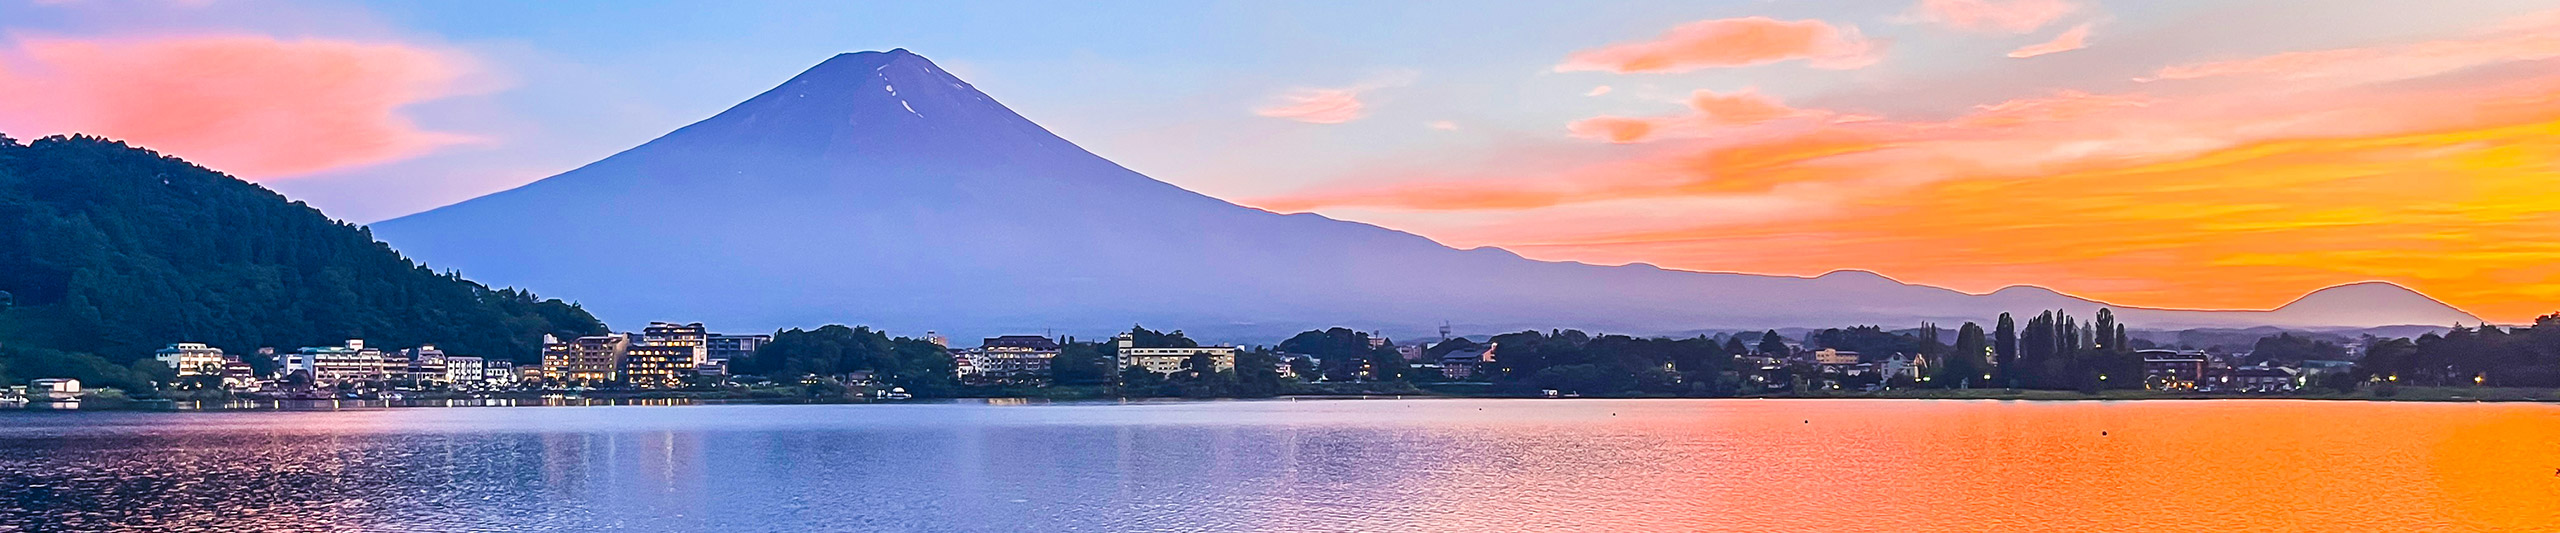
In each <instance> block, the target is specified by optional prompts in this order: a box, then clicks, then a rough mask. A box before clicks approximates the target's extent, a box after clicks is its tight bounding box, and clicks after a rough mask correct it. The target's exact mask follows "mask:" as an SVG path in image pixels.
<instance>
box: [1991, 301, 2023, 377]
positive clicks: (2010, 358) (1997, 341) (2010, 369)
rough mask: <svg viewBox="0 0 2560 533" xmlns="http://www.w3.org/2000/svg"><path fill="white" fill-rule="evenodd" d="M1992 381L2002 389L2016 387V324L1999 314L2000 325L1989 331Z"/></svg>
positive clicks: (2006, 314)
mask: <svg viewBox="0 0 2560 533" xmlns="http://www.w3.org/2000/svg"><path fill="white" fill-rule="evenodd" d="M1991 349H1992V352H1993V356H1992V359H1991V364H1992V366H1994V367H1996V368H1995V370H1994V372H1993V376H1992V380H1993V381H1994V382H1997V383H1998V384H1999V386H2002V387H2017V386H2018V375H2017V366H2018V322H2017V321H2016V320H2014V319H2011V318H2009V314H2008V313H2000V323H1999V324H1998V325H1996V326H1993V328H1992V330H1991Z"/></svg>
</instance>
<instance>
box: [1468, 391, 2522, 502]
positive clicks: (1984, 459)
mask: <svg viewBox="0 0 2560 533" xmlns="http://www.w3.org/2000/svg"><path fill="white" fill-rule="evenodd" d="M1577 405H1580V406H1586V407H1587V409H1588V410H1589V411H1590V412H1587V413H1584V416H1583V419H1580V420H1576V419H1570V418H1565V419H1554V420H1538V421H1530V422H1523V423H1520V424H1516V425H1499V426H1488V427H1479V428H1472V429H1459V430H1451V431H1457V432H1461V433H1464V432H1480V431H1492V432H1497V433H1500V434H1501V435H1499V439H1498V440H1500V441H1503V442H1508V443H1510V444H1507V445H1503V446H1499V447H1490V448H1485V449H1476V450H1467V451H1465V453H1462V454H1459V455H1457V456H1453V457H1451V458H1450V460H1448V461H1443V462H1442V463H1440V464H1442V465H1444V466H1445V467H1446V468H1445V469H1444V470H1440V471H1436V472H1431V473H1430V475H1427V476H1422V479H1421V480H1419V481H1421V482H1423V483H1427V484H1429V485H1430V487H1431V488H1430V489H1429V492H1433V493H1436V494H1435V495H1434V497H1433V498H1432V499H1437V500H1446V501H1452V502H1463V504H1462V505H1461V506H1459V507H1458V508H1452V509H1445V510H1443V511H1441V512H1436V513H1428V514H1426V515H1425V517H1426V518H1427V519H1426V520H1423V521H1422V523H1421V524H1420V525H1423V526H1424V527H1423V529H1429V530H1494V529H1499V530H1518V531H1540V530H1576V531H1593V530H1717V531H1808V530H1899V531H1980V530H2009V531H2123V530H2145V531H2199V530H2217V531H2235V530H2238V531H2269V530H2276V531H2422V530H2423V531H2435V530H2516V529H2528V530H2552V529H2554V528H2560V475H2555V474H2560V409H2555V408H2553V407H2552V406H2545V405H2477V404H2390V403H2386V404H2373V403H2348V402H2294V401H2211V402H2124V403H2097V402H2056V403H2044V402H1950V401H1811V400H1772V401H1736V402H1686V403H1659V402H1624V403H1618V402H1583V403H1578V404H1577ZM1594 423H1596V424H1602V425H1601V426H1599V427H1596V428H1594V427H1588V426H1589V424H1594ZM1576 425H1583V426H1585V427H1582V428H1580V429H1573V428H1574V426H1576ZM1448 436H1452V437H1460V438H1457V439H1450V440H1451V441H1452V442H1475V441H1486V440H1497V439H1489V438H1487V437H1495V435H1482V434H1478V435H1448ZM1524 469H1525V470H1524Z"/></svg>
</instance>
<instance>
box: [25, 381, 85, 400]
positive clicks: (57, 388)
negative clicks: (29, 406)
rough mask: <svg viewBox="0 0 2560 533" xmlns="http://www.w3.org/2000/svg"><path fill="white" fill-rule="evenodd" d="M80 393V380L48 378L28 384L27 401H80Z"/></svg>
mask: <svg viewBox="0 0 2560 533" xmlns="http://www.w3.org/2000/svg"><path fill="white" fill-rule="evenodd" d="M80 392H81V391H80V380H77V379H71V378H46V379H38V380H34V381H29V382H27V399H29V400H34V401H65V400H78V399H80Z"/></svg>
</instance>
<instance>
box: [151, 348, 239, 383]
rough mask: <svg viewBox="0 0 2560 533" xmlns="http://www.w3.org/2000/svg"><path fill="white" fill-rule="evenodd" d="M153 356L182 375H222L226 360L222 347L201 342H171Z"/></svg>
mask: <svg viewBox="0 0 2560 533" xmlns="http://www.w3.org/2000/svg"><path fill="white" fill-rule="evenodd" d="M153 357H154V358H156V359H159V360H160V364H163V365H168V366H169V369H171V370H176V371H178V375H179V376H181V377H184V376H193V375H197V374H214V375H220V374H222V372H223V367H224V361H225V359H224V358H223V357H222V349H221V348H215V347H212V346H206V345H204V343H200V342H181V343H177V344H171V345H169V347H167V348H161V349H160V351H159V352H157V353H154V354H153Z"/></svg>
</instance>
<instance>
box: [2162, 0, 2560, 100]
mask: <svg viewBox="0 0 2560 533" xmlns="http://www.w3.org/2000/svg"><path fill="white" fill-rule="evenodd" d="M2551 58H2560V11H2555V12H2548V13H2544V14H2542V15H2539V16H2534V17H2524V18H2520V19H2518V20H2517V21H2516V22H2514V23H2510V24H2506V25H2502V26H2500V27H2497V28H2493V29H2491V30H2490V31H2487V32H2484V33H2480V34H2476V35H2473V36H2470V37H2467V38H2460V39H2444V40H2435V41H2425V42H2419V43H2412V44H2401V45H2387V46H2370V47H2358V48H2337V49H2330V50H2313V51H2303V52H2286V53H2281V54H2274V55H2267V56H2260V57H2253V58H2247V59H2236V60H2229V61H2213V62H2205V63H2192V64H2186V65H2174V66H2170V67H2166V68H2162V69H2160V71H2159V72H2157V73H2154V74H2152V76H2151V77H2148V78H2138V79H2137V80H2136V81H2159V80H2189V79H2198V78H2216V77H2263V78H2274V79H2282V80H2328V81H2335V82H2341V83H2368V82H2379V81H2392V80H2405V79H2415V78H2423V77H2428V76H2434V75H2438V74H2445V73H2449V72H2453V71H2457V70H2462V69H2467V68H2472V67H2478V66H2483V65H2490V64H2496V63H2506V62H2513V61H2534V60H2543V59H2551Z"/></svg>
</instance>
